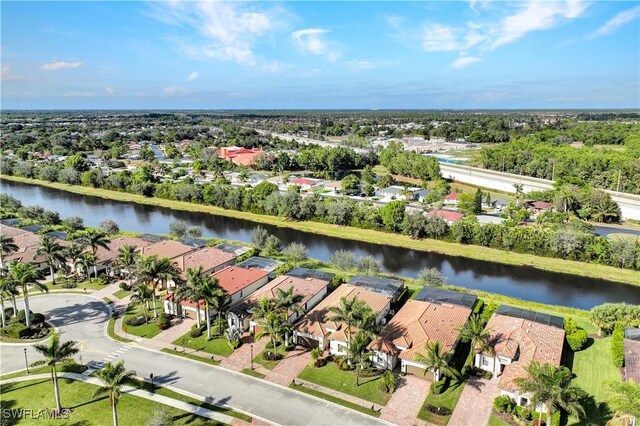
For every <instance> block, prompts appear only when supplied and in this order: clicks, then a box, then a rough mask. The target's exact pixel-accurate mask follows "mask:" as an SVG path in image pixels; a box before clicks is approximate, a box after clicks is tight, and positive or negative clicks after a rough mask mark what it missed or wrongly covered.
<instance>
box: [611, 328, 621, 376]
mask: <svg viewBox="0 0 640 426" xmlns="http://www.w3.org/2000/svg"><path fill="white" fill-rule="evenodd" d="M611 359H612V361H613V365H615V366H616V367H618V368H622V367H623V366H624V325H622V324H620V323H619V324H616V326H615V327H614V329H613V334H612V338H611Z"/></svg>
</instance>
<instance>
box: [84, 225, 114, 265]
mask: <svg viewBox="0 0 640 426" xmlns="http://www.w3.org/2000/svg"><path fill="white" fill-rule="evenodd" d="M79 240H80V242H81V243H82V244H84V245H85V246H86V247H89V248H91V253H93V254H94V255H95V254H96V253H97V252H98V249H99V248H103V249H105V250H108V249H109V238H108V237H107V234H105V233H104V232H100V231H96V230H94V229H89V230H87V231H85V232H84V234H83V235H82V236H81V237H80V238H79ZM96 263H97V258H96ZM93 273H94V275H95V276H96V277H97V276H98V266H97V265H96V264H95V263H94V264H93ZM87 275H88V273H87Z"/></svg>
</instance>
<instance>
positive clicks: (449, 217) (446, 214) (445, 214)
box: [427, 210, 464, 222]
mask: <svg viewBox="0 0 640 426" xmlns="http://www.w3.org/2000/svg"><path fill="white" fill-rule="evenodd" d="M427 216H431V217H440V218H442V219H444V220H446V221H448V222H457V221H459V220H460V219H462V218H463V217H464V215H463V214H462V213H459V212H454V211H451V210H432V211H430V212H427Z"/></svg>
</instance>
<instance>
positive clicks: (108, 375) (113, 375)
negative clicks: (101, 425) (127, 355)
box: [93, 361, 136, 426]
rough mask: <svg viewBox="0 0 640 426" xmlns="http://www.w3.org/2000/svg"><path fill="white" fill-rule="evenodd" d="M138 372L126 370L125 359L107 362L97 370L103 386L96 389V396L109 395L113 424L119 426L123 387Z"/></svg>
mask: <svg viewBox="0 0 640 426" xmlns="http://www.w3.org/2000/svg"><path fill="white" fill-rule="evenodd" d="M135 375H136V372H135V371H132V370H129V371H127V370H125V368H124V361H120V362H118V363H117V364H115V365H114V364H111V363H110V362H108V363H106V364H105V366H104V368H103V369H102V370H98V371H97V372H96V377H97V378H98V379H100V381H101V382H102V386H101V387H99V388H98V389H96V391H95V393H94V394H93V397H94V398H97V397H99V396H101V395H105V394H106V395H108V397H109V403H110V404H111V411H112V412H113V426H118V408H117V407H118V402H119V401H120V397H121V396H122V387H123V386H124V385H126V384H129V383H131V382H132V381H133V378H134V377H135Z"/></svg>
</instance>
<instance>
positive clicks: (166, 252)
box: [141, 240, 195, 259]
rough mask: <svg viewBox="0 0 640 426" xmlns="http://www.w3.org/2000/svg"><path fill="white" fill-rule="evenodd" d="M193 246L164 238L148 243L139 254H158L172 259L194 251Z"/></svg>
mask: <svg viewBox="0 0 640 426" xmlns="http://www.w3.org/2000/svg"><path fill="white" fill-rule="evenodd" d="M194 250H195V248H194V247H189V246H187V245H185V244H182V243H181V242H179V241H174V240H164V241H160V242H157V243H154V244H150V245H148V246H146V247H143V248H142V252H141V254H142V255H144V256H153V255H155V256H160V257H168V258H170V259H173V258H174V257H178V256H182V255H184V254H187V253H189V252H192V251H194Z"/></svg>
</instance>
